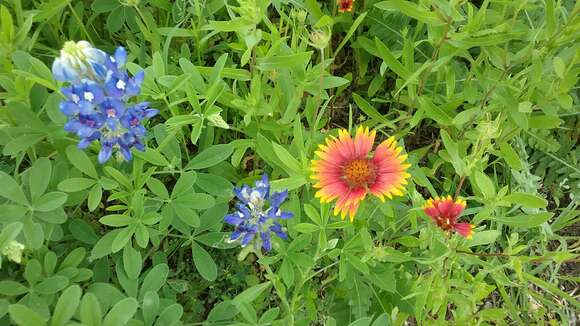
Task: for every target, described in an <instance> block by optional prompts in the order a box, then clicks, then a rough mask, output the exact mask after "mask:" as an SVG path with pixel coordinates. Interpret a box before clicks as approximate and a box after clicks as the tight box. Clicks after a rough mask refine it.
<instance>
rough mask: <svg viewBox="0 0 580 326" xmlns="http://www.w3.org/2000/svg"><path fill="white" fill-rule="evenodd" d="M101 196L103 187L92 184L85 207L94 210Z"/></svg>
mask: <svg viewBox="0 0 580 326" xmlns="http://www.w3.org/2000/svg"><path fill="white" fill-rule="evenodd" d="M102 198H103V188H101V186H100V185H98V184H97V185H95V186H93V187H92V188H91V190H90V191H89V198H88V199H87V207H88V208H89V211H91V212H92V211H94V210H95V209H96V208H97V207H98V206H99V204H100V203H101V199H102Z"/></svg>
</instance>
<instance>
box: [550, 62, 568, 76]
mask: <svg viewBox="0 0 580 326" xmlns="http://www.w3.org/2000/svg"><path fill="white" fill-rule="evenodd" d="M553 64H554V71H555V72H556V75H557V76H558V78H560V79H562V78H564V74H565V73H566V63H565V62H564V60H562V58H560V57H554V61H553Z"/></svg>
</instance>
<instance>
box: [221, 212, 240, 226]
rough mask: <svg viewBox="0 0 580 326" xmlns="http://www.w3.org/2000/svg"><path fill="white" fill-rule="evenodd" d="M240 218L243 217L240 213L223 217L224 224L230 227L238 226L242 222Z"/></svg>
mask: <svg viewBox="0 0 580 326" xmlns="http://www.w3.org/2000/svg"><path fill="white" fill-rule="evenodd" d="M242 217H243V215H242V214H241V213H238V212H236V213H232V214H228V215H226V216H225V217H224V222H226V223H228V224H230V225H239V224H241V223H242V222H243V221H244V220H243V218H242Z"/></svg>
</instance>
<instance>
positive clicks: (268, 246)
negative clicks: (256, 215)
mask: <svg viewBox="0 0 580 326" xmlns="http://www.w3.org/2000/svg"><path fill="white" fill-rule="evenodd" d="M260 238H262V248H264V250H266V251H270V250H272V242H270V233H268V232H260Z"/></svg>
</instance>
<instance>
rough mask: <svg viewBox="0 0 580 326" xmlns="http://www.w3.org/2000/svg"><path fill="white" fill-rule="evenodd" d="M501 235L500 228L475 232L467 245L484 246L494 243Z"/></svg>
mask: <svg viewBox="0 0 580 326" xmlns="http://www.w3.org/2000/svg"><path fill="white" fill-rule="evenodd" d="M500 235H501V232H499V231H498V230H485V231H480V232H475V234H474V235H473V238H471V240H469V241H468V243H467V245H468V246H470V247H474V246H482V245H487V244H490V243H494V242H495V240H496V239H497V238H498V237H499V236H500Z"/></svg>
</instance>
